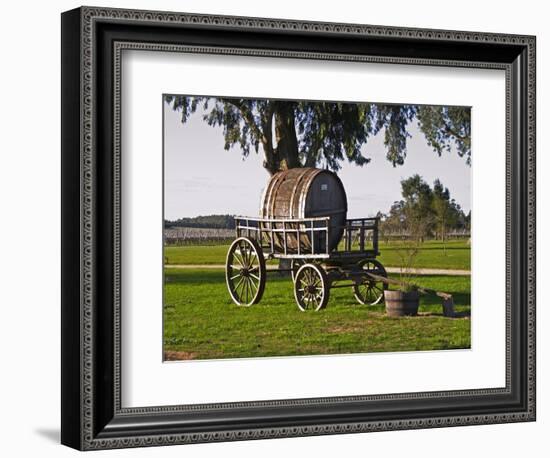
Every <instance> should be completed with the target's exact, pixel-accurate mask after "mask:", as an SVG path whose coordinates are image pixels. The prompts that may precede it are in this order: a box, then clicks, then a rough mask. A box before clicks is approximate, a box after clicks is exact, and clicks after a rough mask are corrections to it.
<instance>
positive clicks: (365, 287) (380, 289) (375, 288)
mask: <svg viewBox="0 0 550 458" xmlns="http://www.w3.org/2000/svg"><path fill="white" fill-rule="evenodd" d="M358 267H359V269H360V270H362V271H363V272H372V273H373V274H375V275H378V276H380V277H387V276H388V274H387V273H386V269H385V268H384V266H383V265H382V263H381V262H379V261H377V260H376V259H365V260H364V261H361V262H359V264H358ZM385 289H388V284H387V283H384V282H383V281H376V280H372V279H369V278H367V277H366V276H365V277H362V278H361V282H360V283H356V284H355V285H353V294H354V296H355V299H357V302H359V303H360V304H363V305H376V304H378V303H380V301H381V300H382V299H383V298H384V290H385Z"/></svg>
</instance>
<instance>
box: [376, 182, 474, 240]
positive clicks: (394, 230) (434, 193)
mask: <svg viewBox="0 0 550 458" xmlns="http://www.w3.org/2000/svg"><path fill="white" fill-rule="evenodd" d="M401 196H402V199H401V200H399V201H396V202H394V203H393V205H392V206H391V208H390V209H389V211H388V213H386V214H384V213H379V214H378V216H379V217H380V218H381V232H382V234H384V233H385V234H399V233H402V234H404V235H407V236H409V237H413V238H416V239H418V240H420V241H422V240H424V239H425V238H426V237H436V238H437V239H439V240H441V241H443V242H445V241H446V240H447V237H448V234H449V233H451V232H453V231H468V232H469V230H470V224H471V212H468V214H465V213H464V211H463V210H462V208H461V207H460V205H459V204H458V203H457V202H456V201H455V200H454V199H453V198H452V197H451V193H450V191H449V189H448V188H446V187H445V186H444V185H443V183H441V181H440V180H439V179H437V180H435V181H434V183H433V187H430V185H429V184H428V183H426V181H424V179H423V178H422V177H421V176H420V175H413V176H411V177H409V178H407V179H405V180H402V181H401Z"/></svg>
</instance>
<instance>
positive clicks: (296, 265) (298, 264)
mask: <svg viewBox="0 0 550 458" xmlns="http://www.w3.org/2000/svg"><path fill="white" fill-rule="evenodd" d="M303 265H304V262H303V261H300V260H299V259H293V260H292V263H291V264H290V275H291V277H292V281H295V280H296V274H297V273H298V269H299V268H300V267H302V266H303Z"/></svg>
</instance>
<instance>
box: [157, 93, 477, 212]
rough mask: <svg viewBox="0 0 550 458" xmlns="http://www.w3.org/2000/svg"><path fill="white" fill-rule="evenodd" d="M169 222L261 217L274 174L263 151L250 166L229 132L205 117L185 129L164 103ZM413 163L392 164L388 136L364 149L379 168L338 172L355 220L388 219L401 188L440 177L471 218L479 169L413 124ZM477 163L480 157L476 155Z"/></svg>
mask: <svg viewBox="0 0 550 458" xmlns="http://www.w3.org/2000/svg"><path fill="white" fill-rule="evenodd" d="M163 107H164V170H165V176H164V192H165V196H164V199H165V201H164V212H165V214H164V217H165V218H166V219H168V220H175V219H178V218H182V217H186V216H188V217H189V216H198V215H211V214H233V215H242V216H258V214H259V209H260V199H261V195H262V190H263V188H264V187H265V185H266V184H267V180H268V179H269V174H268V173H267V171H266V170H265V169H264V168H263V166H262V162H263V157H262V156H263V152H262V149H261V147H260V150H259V153H258V154H256V153H255V152H251V153H250V156H249V157H247V158H245V159H243V157H242V154H241V150H240V149H239V148H233V149H231V150H229V151H226V150H224V139H223V132H222V129H221V128H220V127H211V126H209V125H208V124H207V123H206V122H204V121H203V120H202V115H201V112H199V110H197V112H196V113H195V114H193V115H191V117H190V118H189V119H188V120H187V122H186V123H185V124H183V123H182V122H181V113H178V112H174V111H173V110H172V109H171V108H170V107H169V106H168V104H166V103H164V104H163ZM408 130H409V132H410V133H411V135H412V138H409V139H408V141H407V157H406V159H405V164H404V165H402V166H397V167H393V166H392V165H391V163H390V162H389V161H388V160H387V159H386V158H385V147H384V144H383V131H382V132H381V133H380V134H378V135H377V136H375V137H371V138H369V141H368V143H367V144H366V145H364V146H363V147H362V153H363V155H364V156H365V157H368V158H371V162H370V163H368V164H366V165H364V166H363V167H360V166H357V165H354V164H349V163H347V162H346V163H345V164H343V167H342V169H341V170H340V171H339V172H338V175H339V177H340V179H341V180H342V182H343V184H344V187H345V189H346V194H347V197H348V217H350V218H359V217H367V216H374V215H375V214H376V213H377V212H378V211H379V210H380V211H382V212H384V213H386V212H387V211H388V210H389V208H390V206H391V204H392V203H393V202H395V201H396V200H400V199H401V185H400V181H401V180H402V179H404V178H408V177H410V176H411V175H414V174H416V173H418V174H419V175H421V176H422V177H423V178H424V180H426V181H427V182H428V183H429V184H430V186H432V185H433V182H434V180H435V179H436V178H439V179H440V180H441V182H442V183H443V184H444V186H446V187H448V188H449V190H450V192H451V197H453V198H454V199H455V200H456V201H457V202H458V203H459V204H460V206H461V207H462V208H463V209H464V211H465V212H466V213H468V211H470V207H471V190H470V184H471V168H470V166H468V165H467V164H466V160H465V158H460V157H459V156H458V154H456V152H452V153H444V154H443V155H442V156H441V157H439V156H438V155H437V154H436V153H435V152H434V151H433V150H432V149H431V148H429V147H428V146H427V145H426V140H425V138H424V135H423V134H422V133H421V132H420V131H419V130H418V127H417V125H416V120H415V121H413V123H412V124H410V125H409V129H408ZM472 157H474V154H473V153H472Z"/></svg>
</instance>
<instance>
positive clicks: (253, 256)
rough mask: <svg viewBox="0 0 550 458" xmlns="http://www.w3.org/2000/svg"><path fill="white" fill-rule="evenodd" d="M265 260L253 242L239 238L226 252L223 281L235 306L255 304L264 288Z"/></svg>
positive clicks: (258, 247) (256, 244)
mask: <svg viewBox="0 0 550 458" xmlns="http://www.w3.org/2000/svg"><path fill="white" fill-rule="evenodd" d="M265 277H266V271H265V259H264V255H263V253H262V249H261V248H260V245H258V243H257V242H256V241H255V240H252V239H249V238H246V237H239V238H238V239H236V240H235V241H234V242H233V243H232V244H231V246H230V247H229V251H228V252H227V259H226V263H225V281H226V283H227V289H228V290H229V294H230V296H231V299H232V300H233V302H235V304H237V305H244V306H247V307H248V306H250V305H252V304H257V303H258V302H259V301H260V299H261V298H262V295H263V294H264V288H265Z"/></svg>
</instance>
